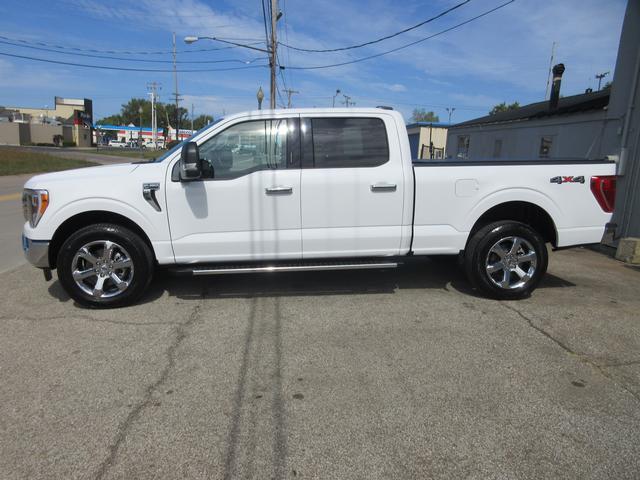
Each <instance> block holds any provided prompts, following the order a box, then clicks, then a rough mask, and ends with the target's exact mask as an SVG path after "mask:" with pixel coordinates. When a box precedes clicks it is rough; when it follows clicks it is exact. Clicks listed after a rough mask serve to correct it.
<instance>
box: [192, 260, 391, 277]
mask: <svg viewBox="0 0 640 480" xmlns="http://www.w3.org/2000/svg"><path fill="white" fill-rule="evenodd" d="M397 266H398V264H397V263H395V262H380V263H353V264H341V265H340V264H339V265H283V266H278V265H267V266H264V267H240V268H203V269H198V268H194V269H193V275H225V274H232V273H268V272H312V271H319V270H365V269H370V268H396V267H397Z"/></svg>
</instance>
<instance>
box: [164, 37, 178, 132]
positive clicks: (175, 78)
mask: <svg viewBox="0 0 640 480" xmlns="http://www.w3.org/2000/svg"><path fill="white" fill-rule="evenodd" d="M173 83H174V88H175V91H174V92H173V95H174V97H175V100H176V140H179V132H180V106H179V103H178V102H179V101H180V94H179V93H178V70H177V68H176V33H175V32H173ZM167 123H169V120H167ZM167 127H169V125H167Z"/></svg>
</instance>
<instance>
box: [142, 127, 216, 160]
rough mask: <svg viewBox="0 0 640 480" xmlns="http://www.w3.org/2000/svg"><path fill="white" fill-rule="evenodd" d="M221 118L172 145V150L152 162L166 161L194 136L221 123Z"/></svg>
mask: <svg viewBox="0 0 640 480" xmlns="http://www.w3.org/2000/svg"><path fill="white" fill-rule="evenodd" d="M222 120H223V118H219V119H218V120H216V121H215V122H212V123H210V124H208V125H205V126H204V127H202V128H201V129H200V130H198V131H197V132H195V133H194V134H193V135H191V136H190V137H189V138H187V139H185V140H183V141H181V142H180V143H178V144H177V145H174V147H173V148H171V149H169V150H167V151H166V152H164V153H163V154H162V155H160V156H159V157H157V158H154V159H153V160H152V161H153V162H155V163H159V162H162V161H163V160H165V159H167V158H168V157H170V156H171V155H173V153H174V152H176V151H178V150H180V149H181V148H182V146H183V145H184V144H185V143H187V142H190V141H191V140H193V139H194V138H195V137H196V136H198V135H200V134H201V133H202V132H204V131H205V130H207V129H208V128H210V127H212V126H213V125H215V124H216V123H218V122H220V121H222Z"/></svg>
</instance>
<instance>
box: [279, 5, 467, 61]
mask: <svg viewBox="0 0 640 480" xmlns="http://www.w3.org/2000/svg"><path fill="white" fill-rule="evenodd" d="M470 1H471V0H465V1H464V2H460V3H458V4H457V5H454V6H453V7H451V8H449V9H447V10H445V11H444V12H441V13H439V14H438V15H436V16H434V17H431V18H428V19H426V20H424V21H422V22H420V23H417V24H415V25H412V26H411V27H407V28H405V29H403V30H400V31H399V32H396V33H392V34H391V35H387V36H384V37H380V38H377V39H375V40H371V41H369V42H364V43H358V44H356V45H350V46H348V47H340V48H324V49H314V48H299V47H293V46H291V45H287V44H285V43H280V45H282V46H283V47H287V48H290V49H291V50H296V51H298V52H311V53H329V52H342V51H344V50H353V49H355V48H362V47H366V46H367V45H373V44H375V43H380V42H383V41H385V40H389V39H390V38H394V37H397V36H398V35H402V34H403V33H407V32H410V31H411V30H415V29H416V28H419V27H422V26H423V25H426V24H427V23H430V22H433V21H434V20H437V19H438V18H441V17H444V16H445V15H447V14H448V13H451V12H453V11H454V10H456V9H458V8H460V7H462V6H463V5H466V4H467V3H469V2H470Z"/></svg>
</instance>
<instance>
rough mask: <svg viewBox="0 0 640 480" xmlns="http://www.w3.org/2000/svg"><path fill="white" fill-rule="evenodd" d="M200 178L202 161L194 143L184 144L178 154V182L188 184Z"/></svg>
mask: <svg viewBox="0 0 640 480" xmlns="http://www.w3.org/2000/svg"><path fill="white" fill-rule="evenodd" d="M201 177H202V161H201V160H200V151H199V149H198V144H197V143H196V142H188V143H185V144H184V146H183V147H182V151H181V152H180V180H182V181H183V182H189V181H191V180H198V179H199V178H201Z"/></svg>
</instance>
